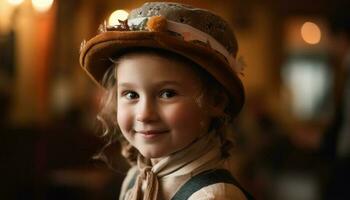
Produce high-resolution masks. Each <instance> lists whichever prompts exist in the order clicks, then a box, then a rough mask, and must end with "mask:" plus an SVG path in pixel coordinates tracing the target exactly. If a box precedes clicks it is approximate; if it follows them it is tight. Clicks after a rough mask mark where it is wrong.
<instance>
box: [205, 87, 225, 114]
mask: <svg viewBox="0 0 350 200" xmlns="http://www.w3.org/2000/svg"><path fill="white" fill-rule="evenodd" d="M228 101H229V99H228V96H227V95H226V94H225V93H223V92H215V94H213V95H212V96H210V97H209V111H210V113H211V115H212V117H221V116H223V115H224V114H225V113H224V111H225V108H226V106H227V105H228Z"/></svg>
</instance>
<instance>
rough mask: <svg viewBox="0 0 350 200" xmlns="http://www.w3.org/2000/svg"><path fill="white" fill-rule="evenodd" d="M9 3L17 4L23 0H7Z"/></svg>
mask: <svg viewBox="0 0 350 200" xmlns="http://www.w3.org/2000/svg"><path fill="white" fill-rule="evenodd" d="M7 1H8V2H9V3H10V4H11V5H14V6H18V5H20V4H21V3H23V0H7Z"/></svg>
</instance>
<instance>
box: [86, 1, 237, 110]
mask: <svg viewBox="0 0 350 200" xmlns="http://www.w3.org/2000/svg"><path fill="white" fill-rule="evenodd" d="M119 22H120V24H119V25H116V26H107V25H106V24H104V25H101V26H100V28H99V29H100V33H99V34H97V35H96V36H95V37H93V38H91V39H90V40H88V41H87V42H86V41H84V42H83V43H82V45H81V49H80V65H81V66H82V68H83V69H84V70H85V71H86V72H87V74H88V75H89V76H90V77H91V78H92V79H93V80H94V81H95V82H96V83H97V84H98V85H100V86H101V81H102V78H103V75H104V73H105V72H106V70H107V69H108V68H109V67H110V66H111V65H112V64H113V63H112V59H113V60H116V59H117V58H118V56H120V55H121V54H122V52H125V50H127V49H131V48H138V47H140V48H148V47H149V48H158V49H164V50H167V51H171V52H174V53H176V54H179V55H181V56H183V57H186V58H188V59H190V60H192V61H193V62H195V63H197V64H198V65H199V66H201V67H203V69H205V70H206V71H207V72H208V73H209V74H211V75H212V76H213V77H214V78H215V79H216V80H217V81H218V82H219V83H220V84H221V85H222V86H223V87H224V88H225V89H226V90H227V92H228V93H229V96H230V100H231V105H232V106H231V108H230V110H231V114H232V116H235V115H236V114H237V113H238V112H239V111H240V110H241V108H242V106H243V103H244V88H243V85H242V82H241V80H240V79H239V73H240V72H241V69H239V65H237V62H236V55H237V50H238V45H237V41H236V38H235V35H234V33H233V31H232V30H231V28H230V26H229V25H228V23H227V22H226V21H224V20H223V19H222V18H221V17H219V16H218V15H216V14H213V13H212V12H210V11H208V10H204V9H199V8H194V7H191V6H188V5H183V4H179V3H169V2H152V3H145V4H144V5H142V6H141V7H140V8H137V9H134V10H132V11H131V13H130V15H129V17H128V19H127V20H126V21H119Z"/></svg>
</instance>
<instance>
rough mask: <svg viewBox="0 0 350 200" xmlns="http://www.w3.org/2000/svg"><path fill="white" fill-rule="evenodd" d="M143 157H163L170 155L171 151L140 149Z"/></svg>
mask: <svg viewBox="0 0 350 200" xmlns="http://www.w3.org/2000/svg"><path fill="white" fill-rule="evenodd" d="M140 153H141V154H142V156H143V157H145V158H161V157H164V156H167V155H169V153H166V152H161V151H140Z"/></svg>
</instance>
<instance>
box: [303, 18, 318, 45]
mask: <svg viewBox="0 0 350 200" xmlns="http://www.w3.org/2000/svg"><path fill="white" fill-rule="evenodd" d="M301 36H302V38H303V40H304V41H305V42H306V43H309V44H318V43H319V42H320V40H321V30H320V28H319V27H318V25H317V24H315V23H313V22H305V23H304V24H303V26H302V27H301Z"/></svg>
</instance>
